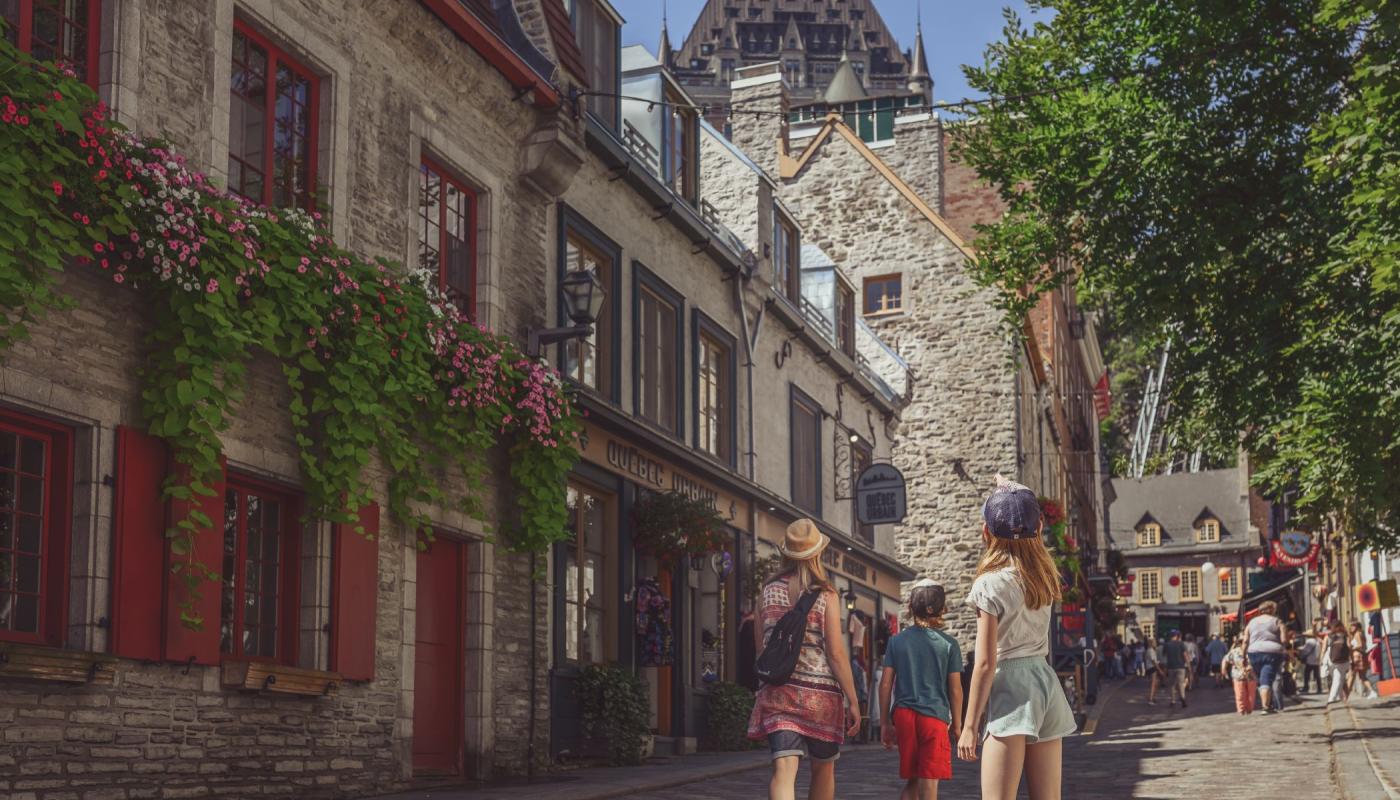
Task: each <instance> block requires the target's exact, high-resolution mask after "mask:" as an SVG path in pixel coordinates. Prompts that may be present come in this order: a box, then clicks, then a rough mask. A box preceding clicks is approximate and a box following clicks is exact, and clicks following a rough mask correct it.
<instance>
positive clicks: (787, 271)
mask: <svg viewBox="0 0 1400 800" xmlns="http://www.w3.org/2000/svg"><path fill="white" fill-rule="evenodd" d="M801 258H802V241H801V239H800V238H799V237H798V235H797V226H796V225H794V224H793V223H792V221H791V220H789V219H788V218H787V217H785V216H784V215H783V213H782V212H781V211H779V210H778V209H777V208H776V207H775V208H774V209H773V287H774V288H776V289H777V290H778V293H779V294H781V295H783V296H784V297H786V298H787V299H788V300H791V301H792V302H793V303H794V304H797V303H800V302H801V301H802V266H801Z"/></svg>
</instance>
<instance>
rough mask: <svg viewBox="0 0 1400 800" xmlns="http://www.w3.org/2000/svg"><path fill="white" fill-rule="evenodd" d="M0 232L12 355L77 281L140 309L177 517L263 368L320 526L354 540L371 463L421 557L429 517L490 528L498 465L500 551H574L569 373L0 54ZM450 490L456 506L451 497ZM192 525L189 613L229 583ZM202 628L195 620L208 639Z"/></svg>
mask: <svg viewBox="0 0 1400 800" xmlns="http://www.w3.org/2000/svg"><path fill="white" fill-rule="evenodd" d="M0 212H3V213H0V347H4V346H8V345H10V344H12V343H13V342H14V341H16V340H18V339H20V338H22V337H24V336H25V335H26V334H27V332H28V329H29V326H30V325H32V324H33V323H34V321H35V320H37V319H38V318H40V317H41V316H43V315H44V314H45V313H46V312H50V311H52V310H55V309H62V308H67V307H71V305H72V302H73V301H72V300H71V298H68V297H66V296H65V295H63V294H62V293H61V290H60V283H59V278H60V275H61V274H62V272H63V271H64V270H65V269H89V270H94V271H98V272H100V273H101V274H104V275H107V276H109V277H110V279H111V281H112V291H114V292H127V291H134V292H137V293H139V294H140V296H141V303H142V306H143V307H144V309H145V311H146V319H145V321H146V322H147V323H148V324H149V333H148V343H149V345H150V347H149V351H150V352H149V356H148V360H147V362H146V366H145V369H144V371H143V375H142V380H143V384H144V388H143V391H142V401H143V402H142V406H143V411H144V415H145V419H146V422H147V425H148V428H149V430H150V432H151V433H152V434H155V435H157V436H160V437H161V438H163V439H164V440H165V441H166V442H167V443H168V444H169V446H170V447H171V449H172V451H173V453H174V458H175V460H176V462H177V464H178V465H180V466H179V468H178V469H177V470H175V474H174V475H172V477H171V478H170V479H169V480H168V481H167V486H166V489H165V492H166V495H167V497H168V498H171V499H175V500H191V499H195V498H196V496H197V495H202V496H213V494H214V490H213V488H212V487H213V485H214V484H215V481H216V480H217V478H218V476H219V474H220V471H221V469H222V467H221V463H220V450H221V446H220V441H219V435H220V433H221V432H223V431H226V430H227V429H228V428H229V424H230V422H231V420H232V417H233V416H234V415H235V414H236V413H237V408H238V405H239V403H240V402H241V401H242V400H243V399H244V396H243V395H244V390H245V388H246V385H247V371H248V364H249V361H250V360H251V359H252V358H253V357H254V356H255V355H257V354H259V353H265V354H268V355H270V356H272V357H273V358H274V359H275V360H276V361H277V363H279V364H280V365H281V370H282V373H283V376H284V378H285V380H286V382H287V386H288V387H289V388H290V390H291V396H292V399H291V402H290V405H289V407H288V409H287V412H288V414H289V417H290V420H291V423H292V426H293V429H294V431H295V434H296V441H297V445H298V447H299V451H300V461H301V471H302V479H303V488H304V491H305V493H306V508H307V513H308V516H309V517H314V518H318V519H327V520H331V521H339V522H354V521H355V520H356V519H357V517H356V514H355V512H356V509H358V508H359V507H360V506H362V505H364V504H365V503H367V502H369V499H370V486H369V484H368V482H367V480H366V478H365V474H364V469H365V467H366V466H367V465H368V464H369V463H370V460H371V458H372V456H373V455H376V454H377V455H378V457H379V459H380V461H381V463H382V464H383V466H384V467H385V469H386V471H387V473H388V476H389V478H388V489H389V496H388V505H389V510H390V512H391V513H393V514H395V515H396V516H397V517H398V518H399V519H401V520H403V521H404V522H406V523H407V524H408V525H409V526H410V527H411V528H412V529H413V530H414V531H416V532H417V533H418V534H419V535H420V536H422V537H424V538H428V539H430V538H431V536H432V529H431V527H430V522H429V519H428V516H427V514H426V512H425V510H424V509H426V508H429V507H432V506H448V507H451V506H456V507H460V508H462V509H464V510H465V511H467V512H469V513H471V514H473V515H474V516H476V517H478V518H482V517H483V504H482V497H483V494H484V489H485V477H486V471H487V458H486V455H487V451H488V450H490V449H491V448H493V447H496V446H498V445H500V446H502V447H504V448H505V449H506V450H507V455H508V461H509V472H510V477H511V479H512V481H513V483H514V488H515V490H516V498H517V512H518V519H517V520H516V521H515V522H513V523H512V524H511V525H510V528H509V530H508V535H507V536H505V537H503V539H504V543H505V544H506V545H507V546H508V547H510V548H511V549H513V550H517V551H535V552H541V551H543V550H544V549H546V548H547V547H548V546H549V545H550V544H551V543H552V542H554V541H557V540H559V539H561V538H565V537H567V535H568V534H567V532H566V526H565V522H566V513H567V512H566V508H565V503H564V477H565V475H566V473H567V472H568V471H569V469H570V468H571V467H572V465H573V464H574V462H575V461H576V460H577V458H578V435H579V432H580V431H581V429H582V425H581V422H580V420H579V418H578V415H577V413H576V411H575V408H574V406H573V404H572V403H571V400H570V398H569V396H568V395H567V393H566V391H565V389H564V386H563V384H562V382H561V381H560V380H559V377H558V375H557V374H556V373H554V372H553V371H552V370H550V369H548V368H547V367H545V366H543V365H541V364H540V363H539V362H537V361H535V360H533V359H530V358H527V357H526V356H525V354H524V353H523V352H522V351H521V350H520V348H519V347H518V346H517V345H516V344H515V343H514V342H513V341H512V340H510V339H508V338H506V337H502V336H497V335H495V334H493V333H491V332H490V331H488V330H486V329H485V328H483V327H480V326H478V325H476V324H474V323H472V322H471V320H470V319H469V318H468V317H467V315H466V314H465V313H464V311H463V310H462V309H459V308H457V307H456V306H454V305H453V303H452V302H451V300H450V299H448V298H447V297H445V296H444V295H443V294H441V293H440V292H439V291H438V289H437V279H436V275H430V274H427V273H425V272H421V271H407V270H405V269H404V268H403V267H402V266H400V265H398V264H395V263H391V262H387V261H383V260H376V261H367V260H365V259H363V258H360V257H358V256H357V255H355V254H354V253H352V252H350V251H348V250H346V249H345V248H343V247H341V246H340V245H338V244H337V243H336V242H335V241H333V240H332V238H331V236H330V234H329V231H328V230H327V228H326V227H325V226H324V225H323V224H322V220H321V219H320V216H319V215H317V214H308V213H306V212H303V211H299V210H286V209H271V208H267V207H262V206H257V205H254V204H252V203H250V202H248V201H246V200H243V199H241V198H238V197H235V196H233V195H231V194H229V193H227V192H226V191H224V190H223V189H222V188H220V187H217V186H215V185H213V184H212V183H211V182H210V181H209V180H208V179H207V178H206V177H205V176H204V175H202V174H200V173H199V172H197V171H196V170H193V169H191V168H190V167H189V166H187V165H186V163H185V162H184V160H183V159H182V158H181V157H180V156H179V155H177V154H175V153H174V152H173V151H172V150H170V149H169V148H168V147H166V146H165V145H163V144H162V143H160V142H156V141H148V140H143V139H142V138H141V137H138V136H136V135H134V134H132V133H130V132H128V131H126V130H124V129H123V128H122V127H121V126H120V125H119V124H117V123H115V122H113V121H111V120H109V119H108V118H107V110H106V108H105V107H104V106H103V104H101V103H100V102H98V101H97V98H96V97H95V95H94V93H93V91H92V90H91V89H90V88H89V87H88V86H86V85H85V84H83V83H82V82H81V81H79V80H78V79H77V78H76V77H75V76H74V74H73V73H72V72H71V71H70V70H67V69H65V68H63V67H61V66H55V65H52V64H40V63H36V62H34V61H32V60H31V59H30V58H29V57H28V55H26V54H24V53H21V52H19V51H18V50H17V49H16V48H15V47H14V46H12V45H11V44H9V43H8V42H7V41H5V40H4V38H3V37H0ZM93 333H94V335H100V332H98V331H94V332H93ZM449 476H455V477H454V479H453V480H445V478H448V477H449ZM459 482H461V483H462V485H464V486H465V491H463V492H455V491H451V490H450V489H449V487H450V486H455V485H458V483H459ZM197 505H198V504H197V503H189V504H187V506H188V507H190V508H191V509H193V510H191V511H189V512H188V514H187V516H186V517H185V518H184V519H180V520H177V521H176V522H175V524H174V526H173V527H172V528H171V529H170V530H169V531H167V534H166V535H167V537H168V538H169V540H170V547H171V550H172V552H173V553H174V554H175V555H176V558H175V559H174V562H173V566H172V569H173V570H174V571H175V572H177V573H178V574H180V575H181V576H182V577H183V579H184V581H185V582H186V585H187V586H188V587H189V589H190V590H191V594H192V595H193V596H195V597H197V595H198V591H199V587H200V586H201V584H202V583H203V582H205V581H207V580H210V579H216V578H217V576H216V575H215V574H214V573H213V572H212V571H211V570H210V569H209V568H208V566H206V565H204V564H201V563H199V562H198V560H197V559H196V558H195V557H194V555H193V553H194V548H193V542H194V538H195V536H196V535H197V532H198V531H199V530H200V529H202V528H209V527H212V526H213V524H214V521H213V520H211V519H209V518H208V517H207V515H205V514H204V513H202V512H200V511H199V510H198V509H197V507H196V506H197ZM203 535H211V534H203ZM150 557H151V558H161V557H162V554H161V553H151V554H150ZM192 608H193V601H192V600H191V601H190V602H188V603H187V604H186V606H185V607H184V608H183V609H182V616H183V617H184V620H185V623H186V624H188V625H191V626H199V625H201V624H202V620H200V619H199V618H198V617H197V616H196V615H195V614H194V613H193V611H192Z"/></svg>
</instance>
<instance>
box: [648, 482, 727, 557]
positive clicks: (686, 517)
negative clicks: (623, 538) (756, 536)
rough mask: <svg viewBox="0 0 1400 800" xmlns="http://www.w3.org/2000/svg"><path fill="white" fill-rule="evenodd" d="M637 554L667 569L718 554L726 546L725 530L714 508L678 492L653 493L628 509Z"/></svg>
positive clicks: (722, 519) (725, 527)
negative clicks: (653, 559) (651, 558)
mask: <svg viewBox="0 0 1400 800" xmlns="http://www.w3.org/2000/svg"><path fill="white" fill-rule="evenodd" d="M632 521H633V523H634V524H635V527H634V529H633V530H634V533H633V536H634V543H635V545H636V548H637V552H639V553H641V554H642V555H648V556H653V557H655V558H656V560H657V561H658V562H660V563H661V565H662V566H663V567H671V566H674V565H676V564H677V563H680V562H681V561H682V560H685V559H688V558H691V557H694V556H707V555H710V554H711V553H718V552H719V551H721V550H723V549H725V548H726V547H727V546H728V544H729V538H730V537H729V529H728V527H727V526H726V525H725V522H724V518H723V517H721V516H720V515H719V512H718V511H715V509H714V506H712V505H711V504H710V503H708V502H706V501H703V500H693V499H691V498H689V497H687V496H685V495H683V494H681V493H680V492H653V493H651V494H648V495H646V496H645V497H643V498H641V499H640V500H638V501H637V504H636V506H635V507H634V508H633V510H632Z"/></svg>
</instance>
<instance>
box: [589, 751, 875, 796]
mask: <svg viewBox="0 0 1400 800" xmlns="http://www.w3.org/2000/svg"><path fill="white" fill-rule="evenodd" d="M879 747H880V745H877V744H857V745H851V746H850V747H845V746H843V747H842V748H841V753H842V754H843V755H844V754H845V753H850V752H860V751H862V750H874V749H876V748H879ZM764 755H765V756H766V755H767V754H766V753H765V754H764ZM770 763H771V761H770V759H768V758H766V757H765V758H764V759H763V760H762V761H760V762H758V763H743V764H727V765H725V766H722V767H721V766H716V767H715V768H713V769H709V770H705V771H704V772H700V773H694V772H692V773H686V774H680V775H675V776H672V777H668V778H659V779H657V780H653V781H647V782H645V783H636V784H632V785H630V786H627V787H625V788H622V787H616V788H611V789H607V790H604V791H600V792H599V793H598V794H585V793H580V794H574V795H570V797H569V800H612V798H617V797H628V796H630V795H634V794H640V793H642V792H656V791H660V790H662V789H672V788H675V787H677V786H685V785H687V784H691V783H696V782H698V781H704V780H709V779H710V778H723V777H726V776H729V775H734V774H737V773H740V772H749V771H751V770H759V769H766V768H767V767H768V765H769V764H770Z"/></svg>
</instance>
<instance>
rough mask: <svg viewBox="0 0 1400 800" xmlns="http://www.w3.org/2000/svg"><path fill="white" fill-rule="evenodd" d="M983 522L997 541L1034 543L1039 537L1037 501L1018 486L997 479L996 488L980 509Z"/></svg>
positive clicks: (1023, 487) (1028, 491) (1001, 478)
mask: <svg viewBox="0 0 1400 800" xmlns="http://www.w3.org/2000/svg"><path fill="white" fill-rule="evenodd" d="M982 520H983V521H984V522H986V523H987V528H988V529H989V530H991V532H992V535H993V536H995V537H997V538H998V539H1034V538H1036V537H1037V536H1039V535H1040V500H1039V499H1037V498H1036V496H1035V492H1032V491H1031V490H1030V489H1029V488H1027V487H1025V486H1022V485H1021V484H1019V483H1015V482H1013V481H1008V480H1006V479H1005V478H1003V477H1001V476H1000V475H998V476H997V488H995V489H993V490H992V493H991V495H989V496H988V497H987V502H986V503H984V504H983V505H982Z"/></svg>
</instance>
